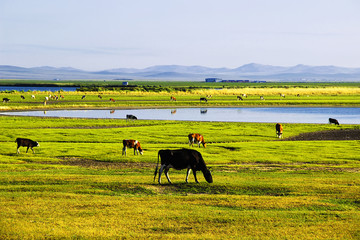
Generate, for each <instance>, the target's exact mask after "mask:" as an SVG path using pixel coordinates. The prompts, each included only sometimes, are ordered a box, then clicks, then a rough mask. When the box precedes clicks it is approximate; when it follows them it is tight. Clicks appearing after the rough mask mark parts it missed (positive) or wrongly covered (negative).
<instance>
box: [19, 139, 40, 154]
mask: <svg viewBox="0 0 360 240" xmlns="http://www.w3.org/2000/svg"><path fill="white" fill-rule="evenodd" d="M15 142H16V143H17V151H16V152H17V153H20V151H19V148H20V147H27V149H26V152H28V150H29V148H30V149H31V150H32V151H33V153H35V151H34V149H33V147H39V146H40V145H39V143H38V142H35V141H33V140H30V139H27V138H17V139H16V140H15Z"/></svg>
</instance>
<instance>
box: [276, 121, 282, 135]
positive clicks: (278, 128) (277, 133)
mask: <svg viewBox="0 0 360 240" xmlns="http://www.w3.org/2000/svg"><path fill="white" fill-rule="evenodd" d="M275 129H276V136H277V137H278V138H282V134H283V127H282V125H281V124H280V123H277V124H276V126H275Z"/></svg>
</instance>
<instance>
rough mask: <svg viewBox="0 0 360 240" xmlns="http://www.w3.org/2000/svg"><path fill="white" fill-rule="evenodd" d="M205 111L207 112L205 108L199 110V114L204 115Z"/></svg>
mask: <svg viewBox="0 0 360 240" xmlns="http://www.w3.org/2000/svg"><path fill="white" fill-rule="evenodd" d="M207 111H208V110H207V109H206V108H200V114H206V113H207Z"/></svg>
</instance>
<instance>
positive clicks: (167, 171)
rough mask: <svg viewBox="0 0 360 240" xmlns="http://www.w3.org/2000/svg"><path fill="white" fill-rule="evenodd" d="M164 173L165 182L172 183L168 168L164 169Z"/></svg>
mask: <svg viewBox="0 0 360 240" xmlns="http://www.w3.org/2000/svg"><path fill="white" fill-rule="evenodd" d="M164 173H165V176H166V178H167V180H168V181H169V183H172V182H171V180H170V177H169V168H165V171H164Z"/></svg>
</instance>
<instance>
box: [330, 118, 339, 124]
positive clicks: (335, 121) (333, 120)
mask: <svg viewBox="0 0 360 240" xmlns="http://www.w3.org/2000/svg"><path fill="white" fill-rule="evenodd" d="M332 123H333V124H335V125H340V124H339V122H338V120H336V119H335V118H329V124H332Z"/></svg>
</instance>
